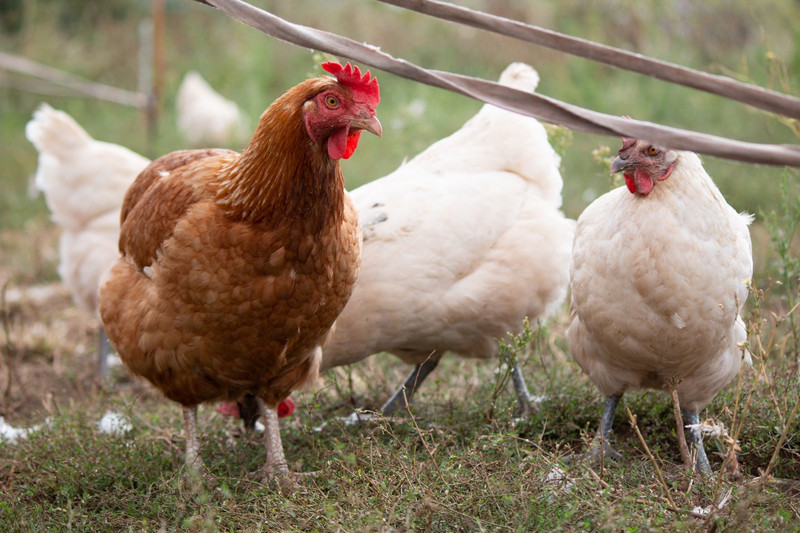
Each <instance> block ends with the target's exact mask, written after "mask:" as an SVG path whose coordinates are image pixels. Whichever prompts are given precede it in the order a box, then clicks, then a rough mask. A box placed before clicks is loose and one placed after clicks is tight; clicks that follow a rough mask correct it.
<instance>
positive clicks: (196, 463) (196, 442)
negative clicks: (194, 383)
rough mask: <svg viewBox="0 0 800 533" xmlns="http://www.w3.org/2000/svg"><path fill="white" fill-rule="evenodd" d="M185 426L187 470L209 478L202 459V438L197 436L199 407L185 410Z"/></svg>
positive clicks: (185, 408) (194, 406)
mask: <svg viewBox="0 0 800 533" xmlns="http://www.w3.org/2000/svg"><path fill="white" fill-rule="evenodd" d="M183 424H184V426H185V427H186V470H187V472H198V473H200V474H201V475H203V476H204V477H206V476H207V472H206V467H205V465H204V464H203V460H202V459H201V458H200V438H199V437H198V435H197V406H196V405H193V406H191V407H184V408H183Z"/></svg>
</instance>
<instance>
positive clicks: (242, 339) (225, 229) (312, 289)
mask: <svg viewBox="0 0 800 533" xmlns="http://www.w3.org/2000/svg"><path fill="white" fill-rule="evenodd" d="M234 157H235V156H233V155H228V156H218V157H217V158H215V159H211V158H205V159H201V160H199V161H195V162H193V163H191V164H189V165H186V166H183V167H180V168H179V169H177V170H175V171H173V172H172V173H171V174H170V176H169V177H168V178H162V180H163V181H168V182H173V183H172V184H168V183H165V184H164V185H165V186H169V187H170V189H172V190H173V191H174V194H175V196H176V197H178V198H181V197H191V198H192V200H193V203H192V205H191V206H190V207H189V209H188V210H187V212H186V213H185V215H183V216H182V217H181V218H180V220H179V221H177V223H176V224H175V227H174V229H173V231H172V234H171V235H170V236H169V237H168V238H165V239H164V240H163V244H162V245H161V247H162V248H163V249H165V250H169V253H168V254H162V255H161V257H160V261H154V262H152V264H151V265H142V266H146V267H147V268H145V269H141V268H140V267H139V263H140V261H137V260H136V258H137V256H138V255H140V254H141V256H142V257H144V256H146V255H148V251H147V250H146V249H145V250H143V249H138V248H132V249H131V247H133V246H136V245H137V244H138V245H139V246H144V245H146V244H147V243H139V242H137V240H140V239H137V237H140V236H139V235H135V236H134V235H130V234H129V232H126V231H125V230H126V229H127V228H129V227H131V226H135V227H139V226H140V224H141V223H143V222H145V221H146V220H147V219H148V218H149V217H152V215H153V213H152V211H151V210H150V209H148V205H147V203H142V204H140V206H141V207H139V206H136V207H134V208H133V210H132V211H131V214H130V216H129V217H128V218H127V219H126V221H125V224H124V225H123V244H122V245H123V249H124V250H125V252H126V257H125V258H124V259H122V260H120V261H119V262H117V264H116V265H115V266H114V267H113V268H112V270H111V274H110V278H109V281H108V282H107V283H106V285H105V286H104V287H103V291H104V292H105V293H111V294H113V295H114V298H113V301H110V302H109V303H108V305H104V306H103V317H104V321H105V322H106V323H107V324H108V325H109V328H110V330H109V337H110V338H111V339H112V341H113V342H114V343H115V345H116V346H117V349H118V350H119V351H120V356H121V357H122V360H123V361H124V362H125V364H126V365H127V366H128V368H129V369H130V370H131V371H132V372H133V373H135V374H138V375H140V376H143V377H144V378H146V379H148V380H149V381H151V382H152V383H153V384H154V385H156V386H157V387H158V388H159V389H160V390H161V391H162V392H163V393H164V395H165V396H166V397H167V398H169V399H170V400H174V401H176V402H178V403H181V404H183V405H184V406H191V405H197V404H199V403H202V402H207V401H212V400H218V399H223V398H224V399H236V398H238V397H240V396H241V395H242V394H244V393H248V392H249V393H253V394H256V395H258V396H260V397H261V398H262V399H263V400H264V401H265V402H266V403H267V405H268V406H270V407H274V406H275V405H277V403H278V402H280V401H281V400H282V399H283V398H285V397H286V396H288V395H289V393H290V392H291V391H292V390H293V389H295V388H297V386H298V384H302V383H304V382H305V381H307V380H308V379H314V378H315V377H316V376H315V372H316V369H317V367H318V364H319V361H313V354H314V350H313V349H314V348H315V347H316V346H317V345H319V344H320V343H321V342H322V341H323V340H324V336H325V334H326V333H327V331H328V329H329V328H330V326H331V324H332V323H333V321H334V320H335V318H336V316H337V315H338V314H339V312H340V311H341V310H342V308H343V307H344V305H345V303H346V302H347V299H348V298H349V296H350V292H351V290H352V287H353V284H354V283H355V280H356V276H357V273H358V264H359V253H360V244H359V230H358V223H357V222H358V219H357V215H356V213H355V209H354V208H353V207H352V205H351V204H350V202H349V199H347V200H346V197H345V196H344V193H343V192H342V193H341V194H340V195H339V198H337V199H332V200H333V201H332V202H331V203H332V204H333V205H332V206H330V207H329V209H328V210H329V211H330V213H327V215H326V216H327V218H330V220H331V222H332V223H329V224H324V223H322V224H320V221H319V220H314V219H302V218H299V217H288V216H287V218H285V219H283V220H279V221H277V222H278V223H277V224H276V225H275V226H272V225H271V224H270V223H267V222H264V223H262V224H261V227H259V225H253V224H248V223H244V222H241V221H236V220H232V219H231V218H229V217H227V216H225V214H224V212H223V211H222V210H220V209H218V208H216V206H215V199H214V196H213V193H212V191H211V189H212V187H211V185H212V184H213V181H210V180H209V176H210V175H209V174H208V173H207V172H202V171H201V170H202V169H207V168H208V167H209V165H212V164H213V165H222V164H224V163H225V162H228V161H230V160H232V159H233V158H234ZM169 158H170V156H165V158H162V159H159V160H157V161H156V162H154V163H153V165H152V166H151V167H150V169H149V170H151V171H156V172H157V171H158V169H159V167H160V166H162V165H163V164H164V163H166V162H168V161H169ZM145 198H146V197H145ZM143 200H145V199H143ZM345 206H346V207H347V208H346V209H344V207H345ZM337 212H338V213H340V214H339V215H338V216H336V214H337ZM341 213H343V214H344V216H342V215H341ZM319 215H322V213H319ZM315 218H317V217H315ZM320 218H321V217H320Z"/></svg>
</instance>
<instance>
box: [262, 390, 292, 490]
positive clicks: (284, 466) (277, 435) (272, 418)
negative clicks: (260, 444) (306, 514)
mask: <svg viewBox="0 0 800 533" xmlns="http://www.w3.org/2000/svg"><path fill="white" fill-rule="evenodd" d="M257 401H258V407H259V409H260V410H261V417H262V418H263V419H264V446H265V447H266V449H267V462H266V463H265V464H264V470H263V477H264V481H265V482H269V481H272V480H277V481H278V484H279V485H281V486H282V487H283V486H285V485H287V484H289V485H290V484H291V480H290V479H289V465H288V463H287V462H286V456H285V455H284V454H283V443H282V442H281V428H280V425H279V424H278V414H277V413H276V412H275V411H274V410H273V409H270V408H269V407H267V405H266V404H265V403H264V400H262V399H261V398H259V397H257Z"/></svg>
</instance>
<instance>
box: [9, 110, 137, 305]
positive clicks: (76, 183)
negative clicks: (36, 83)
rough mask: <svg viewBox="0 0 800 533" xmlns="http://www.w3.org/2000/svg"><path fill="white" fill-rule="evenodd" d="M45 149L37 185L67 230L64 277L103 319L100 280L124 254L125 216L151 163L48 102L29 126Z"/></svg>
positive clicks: (35, 142) (62, 265) (39, 147)
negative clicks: (134, 186) (131, 191)
mask: <svg viewBox="0 0 800 533" xmlns="http://www.w3.org/2000/svg"><path fill="white" fill-rule="evenodd" d="M25 134H26V135H27V137H28V140H30V141H31V143H33V145H34V146H35V147H36V149H37V150H38V151H39V161H38V168H37V170H36V177H35V183H36V186H37V188H38V189H39V190H41V191H42V192H43V193H44V197H45V201H46V202H47V207H48V208H49V209H50V212H51V213H52V217H53V221H54V222H55V223H56V224H57V225H58V226H60V227H61V230H62V232H61V238H60V242H59V258H60V263H59V267H58V273H59V275H60V276H61V280H62V281H63V282H64V284H65V285H66V286H67V287H69V289H70V292H71V293H72V296H73V298H74V300H75V303H76V304H78V306H79V307H81V308H82V309H84V310H85V311H87V312H89V313H91V314H92V316H96V315H97V287H98V282H99V279H100V276H101V275H102V274H103V272H105V270H106V269H107V268H108V266H109V265H110V264H111V263H113V262H114V261H115V260H116V259H117V257H118V256H119V249H118V245H117V241H118V240H119V212H120V208H121V206H122V199H123V198H124V196H125V192H126V191H127V189H128V186H129V185H130V184H131V183H132V182H133V180H134V178H136V176H137V175H138V174H139V172H140V171H141V170H142V169H143V168H144V167H146V166H147V165H148V164H149V163H150V161H149V160H148V159H147V158H145V157H143V156H141V155H139V154H137V153H135V152H133V151H131V150H129V149H127V148H125V147H123V146H119V145H116V144H112V143H107V142H102V141H97V140H95V139H93V138H92V137H90V136H89V134H88V133H86V131H85V130H84V129H83V128H81V127H80V126H79V125H78V123H77V122H75V120H74V119H73V118H72V117H70V116H69V115H68V114H67V113H65V112H63V111H58V110H55V109H53V108H52V107H50V106H49V105H47V104H42V105H41V106H40V107H39V109H37V110H36V111H35V112H34V114H33V119H32V120H31V121H30V122H28V124H27V126H26V127H25Z"/></svg>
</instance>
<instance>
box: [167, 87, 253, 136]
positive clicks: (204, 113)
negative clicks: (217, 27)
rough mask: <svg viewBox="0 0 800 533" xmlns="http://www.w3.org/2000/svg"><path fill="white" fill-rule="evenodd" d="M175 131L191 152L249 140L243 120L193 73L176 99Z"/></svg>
mask: <svg viewBox="0 0 800 533" xmlns="http://www.w3.org/2000/svg"><path fill="white" fill-rule="evenodd" d="M177 111H178V130H179V131H180V132H181V134H182V135H183V138H184V139H185V140H186V142H187V143H188V144H189V145H190V146H192V147H195V148H216V147H230V146H232V145H235V144H236V143H238V142H243V141H245V140H247V139H249V136H250V133H252V132H251V131H250V128H249V120H248V119H247V116H246V115H245V114H244V113H243V112H242V111H241V109H239V106H237V105H236V104H235V103H234V102H232V101H230V100H228V99H226V98H224V97H223V96H222V95H220V94H219V93H217V92H216V91H215V90H214V89H212V88H211V86H210V85H209V84H208V82H206V80H204V79H203V77H202V76H201V75H200V74H199V73H197V72H195V71H190V72H188V73H187V74H186V76H184V78H183V81H182V82H181V85H180V87H179V88H178V96H177Z"/></svg>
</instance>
